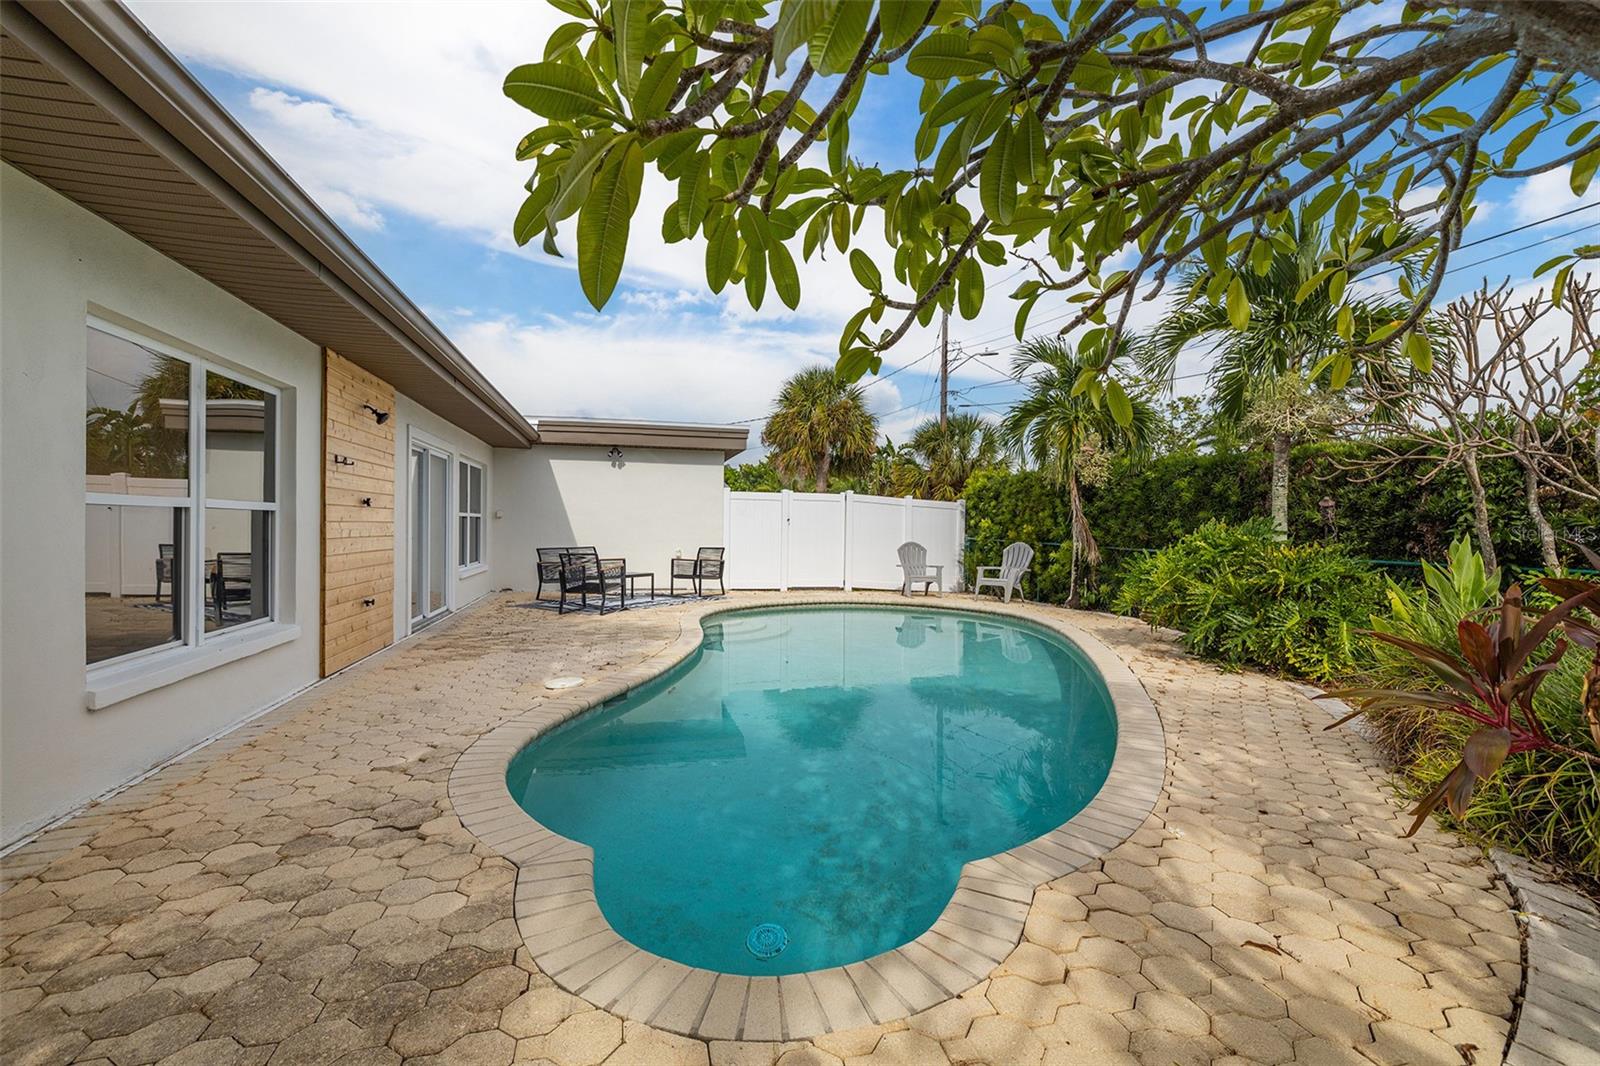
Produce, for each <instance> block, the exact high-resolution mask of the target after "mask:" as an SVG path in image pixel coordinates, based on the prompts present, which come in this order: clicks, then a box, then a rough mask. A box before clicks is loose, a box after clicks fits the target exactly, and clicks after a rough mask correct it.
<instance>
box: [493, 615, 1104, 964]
mask: <svg viewBox="0 0 1600 1066" xmlns="http://www.w3.org/2000/svg"><path fill="white" fill-rule="evenodd" d="M703 628H704V638H703V640H702V642H701V646H700V648H699V650H698V651H697V652H695V653H694V654H693V655H691V656H689V658H688V659H686V660H685V661H684V662H682V663H680V664H679V665H678V666H676V667H674V668H673V669H672V670H670V671H668V672H667V673H666V674H664V675H662V676H661V677H659V678H657V679H656V680H654V681H652V682H650V683H648V684H645V685H643V686H641V687H639V688H637V689H635V690H633V691H632V692H630V693H628V694H627V695H626V696H624V697H621V698H620V699H618V700H616V701H614V702H613V703H611V704H609V705H608V706H606V707H604V708H601V709H598V710H595V711H592V712H590V713H588V714H586V715H583V716H581V717H579V718H577V719H574V720H573V721H572V722H570V723H568V724H567V725H566V726H564V727H562V728H560V729H558V730H555V731H554V732H551V733H549V734H546V735H545V736H543V737H541V738H539V739H538V740H536V741H534V742H533V743H532V744H530V745H529V746H528V747H526V748H524V749H523V750H522V751H521V752H520V753H518V755H517V756H516V758H515V759H513V760H512V762H511V765H510V767H509V768H508V769H507V771H506V780H507V784H508V786H509V787H510V789H511V794H512V795H513V796H514V797H515V798H516V800H517V803H518V804H519V805H520V806H521V807H522V808H523V809H524V810H525V811H527V812H528V813H529V814H531V815H533V816H534V817H535V818H536V819H538V820H539V821H540V822H541V823H543V824H544V825H545V826H547V827H549V828H550V829H552V830H554V831H555V832H557V833H560V834H562V835H563V836H566V837H570V838H571V839H573V840H578V841H582V842H583V843H585V844H588V845H589V846H590V847H592V848H593V849H594V855H595V862H594V880H595V895H596V898H597V900H598V903H599V906H600V909H601V911H602V912H603V913H604V914H605V916H606V919H607V921H609V922H610V923H611V925H612V927H613V928H614V929H615V930H616V931H617V932H618V933H619V934H620V935H622V936H624V937H626V938H627V939H629V940H631V941H632V942H633V943H635V944H637V945H638V946H639V947H642V948H645V949H646V950H648V951H651V952H654V953H656V954H657V955H662V956H665V957H667V958H670V959H675V960H677V961H678V962H681V963H684V964H686V965H689V966H698V967H703V968H705V969H708V970H715V971H719V972H722V973H732V974H762V975H779V974H788V973H799V972H802V971H806V970H816V969H821V968H824V967H829V966H842V965H847V964H849V963H852V962H856V961H858V960H861V959H865V958H870V957H871V956H874V955H876V954H878V953H880V952H883V951H888V950H891V949H893V948H895V947H898V946H899V945H901V944H904V943H906V942H907V941H909V940H913V939H915V938H916V937H918V936H920V935H921V934H922V933H923V932H924V931H926V930H927V929H928V927H929V926H931V925H932V924H933V923H934V922H935V921H936V920H937V919H938V917H939V914H940V912H941V911H942V910H943V909H944V907H945V905H946V904H947V903H948V902H949V900H950V897H951V894H952V893H953V892H954V891H955V888H956V881H957V880H958V878H959V877H960V873H961V867H962V865H963V864H964V863H966V862H968V861H970V860H973V859H979V858H983V857H985V856H988V855H994V854H996V853H998V852H1002V851H1005V850H1008V849H1010V848H1013V847H1016V846H1017V845H1019V844H1023V843H1026V842H1027V841H1029V840H1032V839H1033V838H1034V837H1037V836H1039V835H1040V834H1042V833H1046V832H1048V831H1050V830H1052V829H1054V828H1056V827H1057V826H1059V825H1060V824H1061V823H1062V822H1065V821H1066V820H1067V819H1069V818H1071V817H1072V816H1073V815H1074V814H1076V813H1077V812H1078V811H1080V810H1082V809H1083V808H1084V807H1085V806H1086V805H1088V803H1089V801H1090V800H1091V799H1093V798H1094V795H1095V793H1096V792H1097V791H1098V790H1099V789H1100V786H1101V785H1102V784H1104V782H1105V780H1106V775H1107V774H1108V773H1109V771H1110V768H1111V761H1112V756H1113V754H1114V753H1115V750H1116V738H1117V732H1116V715H1115V713H1114V712H1113V710H1112V704H1111V700H1110V697H1109V695H1108V694H1107V691H1106V687H1105V684H1104V682H1103V681H1102V680H1101V679H1100V676H1099V674H1098V673H1097V672H1096V671H1095V669H1094V668H1093V667H1092V666H1091V665H1090V664H1089V662H1088V660H1087V659H1086V658H1085V657H1084V655H1083V654H1082V653H1081V652H1080V651H1079V650H1078V649H1077V648H1075V647H1073V646H1072V645H1071V644H1070V643H1068V642H1067V641H1066V640H1064V639H1063V638H1061V637H1058V636H1056V635H1055V634H1053V633H1050V632H1048V631H1046V630H1044V629H1042V628H1036V627H1034V626H1031V625H1027V624H1025V623H1021V622H1017V621H1013V620H1010V619H1002V618H999V617H995V616H989V615H979V614H966V613H958V612H954V611H944V610H920V611H919V610H915V609H909V608H908V609H900V608H882V607H822V608H793V607H790V608H782V609H775V610H750V611H736V612H729V613H724V614H719V615H716V616H714V617H712V618H710V619H707V620H706V621H705V622H704V624H703Z"/></svg>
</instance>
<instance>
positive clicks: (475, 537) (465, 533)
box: [456, 459, 484, 570]
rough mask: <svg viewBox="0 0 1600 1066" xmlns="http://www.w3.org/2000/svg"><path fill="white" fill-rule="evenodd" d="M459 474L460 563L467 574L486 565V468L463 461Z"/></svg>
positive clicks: (457, 557)
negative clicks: (484, 484)
mask: <svg viewBox="0 0 1600 1066" xmlns="http://www.w3.org/2000/svg"><path fill="white" fill-rule="evenodd" d="M457 474H458V476H457V477H456V486H457V489H456V492H457V495H458V496H459V497H460V502H459V504H458V508H457V515H456V561H457V563H458V564H459V565H460V566H461V568H462V569H463V570H465V569H467V568H469V567H474V566H482V565H483V558H484V551H483V467H481V466H479V465H478V464H477V463H469V462H468V461H467V460H465V459H463V460H461V463H460V465H459V468H458V470H457Z"/></svg>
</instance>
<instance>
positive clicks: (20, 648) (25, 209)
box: [0, 165, 322, 842]
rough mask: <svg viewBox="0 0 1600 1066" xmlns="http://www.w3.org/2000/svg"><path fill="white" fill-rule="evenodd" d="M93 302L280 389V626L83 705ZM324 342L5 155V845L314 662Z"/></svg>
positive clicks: (277, 690) (1, 644) (1, 186)
mask: <svg viewBox="0 0 1600 1066" xmlns="http://www.w3.org/2000/svg"><path fill="white" fill-rule="evenodd" d="M91 314H94V315H96V316H98V317H100V318H105V319H108V320H111V321H115V322H117V323H119V324H120V325H122V326H124V327H126V328H129V329H132V330H135V331H137V332H139V333H142V334H145V335H147V336H151V337H153V338H155V339H157V340H159V341H162V342H164V343H166V344H169V345H172V346H174V347H178V348H181V349H185V350H188V351H191V352H192V353H194V354H195V355H197V356H199V357H201V358H204V359H207V360H208V361H211V362H214V363H217V364H220V365H222V366H224V367H226V366H233V367H235V368H236V369H238V370H240V371H243V372H246V373H248V374H250V375H252V376H254V377H256V378H260V379H265V380H267V381H269V382H271V383H273V384H275V385H277V386H278V387H279V388H280V389H281V390H282V395H281V404H282V414H281V419H282V426H281V430H282V464H283V466H282V469H283V471H284V474H283V477H282V479H281V482H282V486H283V498H282V499H281V500H280V520H279V525H278V530H279V533H278V537H279V554H278V560H279V568H278V574H277V575H276V580H275V581H274V592H275V594H276V598H277V603H278V617H279V619H280V621H282V622H286V623H293V624H295V625H298V627H299V633H298V635H297V636H295V637H294V638H293V639H289V640H287V641H286V642H284V643H280V644H277V645H276V646H274V647H271V648H269V649H268V650H264V651H260V652H259V653H257V654H253V655H248V656H245V657H243V658H239V659H237V660H235V661H233V662H230V663H228V664H226V665H223V666H217V667H214V668H212V669H210V670H206V671H204V672H201V673H197V674H194V675H193V676H189V677H187V678H185V679H184V680H181V681H176V682H174V683H172V684H168V685H165V686H163V687H160V688H155V689H152V690H151V691H148V692H145V693H143V694H141V695H138V696H134V697H132V698H129V699H125V700H122V701H121V702H117V703H114V704H112V705H111V706H105V707H102V708H101V709H98V710H93V711H91V710H86V709H85V707H86V703H85V688H86V679H87V675H86V670H85V666H84V641H85V632H84V629H85V625H84V606H83V597H84V593H85V588H86V575H85V562H84V560H85V536H86V532H85V529H86V520H85V508H84V431H83V425H84V391H85V372H86V371H85V360H86V349H87V334H86V319H87V317H88V316H89V315H91ZM321 358H322V357H321V352H320V349H319V348H318V347H317V346H316V345H315V344H313V343H311V342H310V341H308V340H306V339H305V338H303V337H301V336H299V335H298V334H295V333H293V332H291V331H290V330H288V329H286V328H284V327H283V326H281V325H279V324H278V323H276V322H274V321H273V320H271V319H270V318H268V317H266V316H265V315H262V314H261V313H260V312H258V311H256V310H254V309H252V308H250V307H249V306H247V305H245V304H244V303H242V302H241V301H239V300H237V299H235V298H234V297H232V296H230V295H228V294H227V293H226V292H224V291H222V290H221V289H219V288H217V287H216V286H214V285H212V284H210V283H209V282H207V281H205V280H203V279H201V278H200V277H198V276H197V275H195V274H193V273H191V272H189V271H188V270H186V269H184V268H182V267H180V266H178V265H177V264H176V263H173V262H172V261H171V260H169V259H167V258H165V257H164V256H162V255H161V254H159V253H158V252H156V251H154V250H153V249H151V248H150V247H148V246H147V245H145V244H142V243H141V242H139V241H137V240H134V239H133V238H132V237H129V236H128V235H126V234H124V233H123V232H122V231H120V230H118V229H116V228H115V227H113V226H111V225H110V224H108V223H106V222H104V221H103V220H101V219H99V218H97V217H95V216H94V215H92V214H91V213H89V212H88V211H85V210H84V209H82V208H80V207H78V206H77V205H75V204H73V203H71V202H70V201H68V200H66V199H64V198H63V197H61V196H59V195H57V194H56V193H54V192H52V191H50V190H48V189H46V188H45V187H44V186H42V185H40V184H38V183H37V182H35V181H33V180H32V179H31V178H28V177H27V176H25V175H23V174H21V173H20V172H19V171H16V170H15V169H13V168H11V167H10V166H3V165H0V415H3V417H0V457H3V460H0V480H3V486H4V491H3V496H4V500H5V506H4V509H3V511H0V543H3V545H4V552H3V555H0V842H5V841H11V840H14V839H16V838H17V837H19V836H22V835H24V834H25V833H27V832H29V831H31V830H32V829H34V828H37V827H38V826H39V825H41V824H43V823H46V822H48V821H50V820H51V819H53V818H54V817H56V816H59V815H60V814H63V813H65V812H66V811H68V810H70V809H72V808H73V807H75V806H77V805H79V804H81V803H83V802H84V801H86V800H88V799H90V798H92V797H94V796H95V795H98V794H99V793H101V792H104V791H106V790H108V789H110V788H113V787H115V786H117V785H119V784H122V783H124V782H126V781H128V780H129V779H131V778H133V777H135V776H137V775H138V774H140V773H142V772H143V771H145V770H147V769H149V768H150V767H152V766H154V765H156V764H158V763H160V762H162V761H163V760H165V759H167V758H169V757H171V756H173V755H175V754H177V753H179V752H181V751H183V750H185V749H186V748H188V747H190V746H192V745H193V744H195V743H197V742H199V741H201V740H203V739H205V738H206V737H208V736H211V735H213V734H215V733H217V732H220V731H222V730H225V729H227V728H228V727H229V726H231V725H234V724H235V723H237V722H239V721H241V720H242V719H244V718H247V717H249V716H250V715H251V714H253V713H254V712H256V711H257V710H259V709H261V708H263V707H265V706H268V705H270V704H272V703H274V702H276V701H278V700H279V699H281V698H282V697H284V696H286V695H288V694H289V693H291V692H294V691H296V690H298V689H300V688H302V687H304V686H305V685H307V684H310V683H311V682H312V681H314V680H315V679H316V677H317V643H318V598H317V594H318V557H317V553H318V550H319V545H318V520H319V519H318V515H319V509H320V487H319V485H320V479H319V468H318V463H319V461H320V417H321V415H320V406H321V397H320V392H321Z"/></svg>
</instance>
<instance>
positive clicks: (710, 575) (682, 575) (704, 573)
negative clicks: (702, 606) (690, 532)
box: [668, 548, 728, 596]
mask: <svg viewBox="0 0 1600 1066" xmlns="http://www.w3.org/2000/svg"><path fill="white" fill-rule="evenodd" d="M724 551H726V549H725V548H701V549H700V550H699V551H697V552H695V553H694V558H693V559H674V560H672V574H671V575H670V577H669V580H668V588H669V591H670V592H671V593H672V595H674V596H676V595H677V594H678V582H679V581H680V580H685V581H688V582H689V585H690V587H691V588H693V589H694V594H695V595H696V596H704V595H705V583H706V582H707V581H715V582H716V583H717V589H718V591H719V592H720V593H721V594H722V595H724V596H726V595H727V594H728V589H727V587H726V586H725V585H724V584H723V583H722V553H723V552H724Z"/></svg>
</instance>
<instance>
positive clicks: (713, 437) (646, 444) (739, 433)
mask: <svg viewBox="0 0 1600 1066" xmlns="http://www.w3.org/2000/svg"><path fill="white" fill-rule="evenodd" d="M528 421H529V422H530V423H531V424H532V425H533V428H534V430H535V431H536V432H537V433H538V438H539V440H538V442H539V443H540V444H579V445H587V446H590V447H596V446H598V447H610V446H612V445H615V446H617V447H619V448H620V447H630V448H678V449H682V450H686V451H704V452H721V453H722V457H723V458H724V459H732V458H733V457H734V456H735V455H738V454H739V453H740V452H742V451H744V450H745V448H746V447H747V446H748V441H749V439H750V430H749V428H748V427H745V426H719V425H702V424H698V423H692V422H623V421H615V420H611V419H597V418H530V419H529V420H528Z"/></svg>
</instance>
